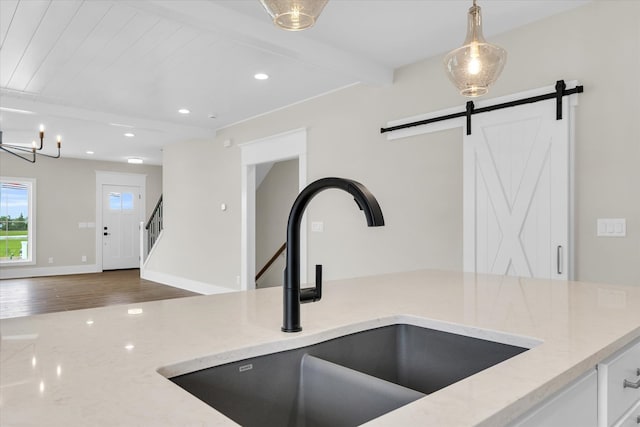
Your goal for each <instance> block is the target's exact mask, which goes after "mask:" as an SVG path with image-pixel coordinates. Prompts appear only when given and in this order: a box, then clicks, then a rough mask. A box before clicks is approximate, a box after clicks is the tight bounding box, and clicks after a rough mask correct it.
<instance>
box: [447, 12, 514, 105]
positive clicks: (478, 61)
mask: <svg viewBox="0 0 640 427" xmlns="http://www.w3.org/2000/svg"><path fill="white" fill-rule="evenodd" d="M506 61H507V52H506V51H505V50H504V49H503V48H501V47H500V46H496V45H494V44H491V43H487V41H486V40H485V39H484V36H483V35H482V16H481V14H480V6H478V5H476V0H473V6H471V7H470V8H469V15H468V24H467V37H466V39H465V40H464V45H463V46H461V47H459V48H457V49H454V50H452V51H451V52H449V53H448V54H447V56H445V58H444V66H445V68H446V72H447V76H449V79H450V80H451V81H452V82H453V84H454V85H456V87H457V88H458V90H459V91H460V94H461V95H463V96H467V97H476V96H481V95H484V94H486V93H487V92H488V91H489V89H488V88H489V86H490V85H491V84H492V83H494V82H495V81H496V80H497V79H498V76H499V75H500V73H501V72H502V69H503V68H504V64H505V62H506Z"/></svg>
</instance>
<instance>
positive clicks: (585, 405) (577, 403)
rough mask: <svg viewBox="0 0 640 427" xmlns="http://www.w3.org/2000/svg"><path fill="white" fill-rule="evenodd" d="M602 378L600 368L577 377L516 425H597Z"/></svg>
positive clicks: (555, 426)
mask: <svg viewBox="0 0 640 427" xmlns="http://www.w3.org/2000/svg"><path fill="white" fill-rule="evenodd" d="M597 399H598V381H597V377H596V371H595V370H592V371H591V372H589V373H588V374H587V375H585V376H583V377H581V378H580V379H578V380H577V381H575V382H574V383H573V384H572V385H570V386H569V387H567V388H565V389H563V390H561V391H560V392H559V393H558V394H556V395H555V396H552V397H551V398H549V399H548V400H547V401H546V402H544V403H542V404H541V405H539V406H537V407H535V408H534V409H533V410H531V411H530V412H529V413H527V414H525V415H524V416H523V417H522V418H521V419H520V420H519V421H516V422H515V423H514V424H513V425H512V427H596V426H597V425H598V413H597V407H598V405H597Z"/></svg>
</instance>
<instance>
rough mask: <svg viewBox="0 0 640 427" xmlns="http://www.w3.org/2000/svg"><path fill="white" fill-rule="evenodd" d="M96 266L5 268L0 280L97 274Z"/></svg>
mask: <svg viewBox="0 0 640 427" xmlns="http://www.w3.org/2000/svg"><path fill="white" fill-rule="evenodd" d="M100 271H101V270H99V269H98V266H97V265H96V264H89V265H85V264H83V265H63V266H59V267H26V268H25V267H7V266H2V268H1V269H0V279H23V278H25V277H42V276H64V275H68V274H86V273H99V272H100Z"/></svg>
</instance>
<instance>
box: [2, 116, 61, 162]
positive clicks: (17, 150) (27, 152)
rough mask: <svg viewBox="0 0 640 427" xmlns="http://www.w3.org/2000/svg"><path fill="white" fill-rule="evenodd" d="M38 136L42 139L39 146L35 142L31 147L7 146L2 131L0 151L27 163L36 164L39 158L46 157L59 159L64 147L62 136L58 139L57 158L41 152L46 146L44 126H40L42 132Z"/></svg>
mask: <svg viewBox="0 0 640 427" xmlns="http://www.w3.org/2000/svg"><path fill="white" fill-rule="evenodd" d="M38 136H39V138H40V145H39V146H38V145H37V144H36V141H35V140H34V141H33V142H32V143H31V147H26V146H24V145H15V144H5V143H4V142H2V131H0V150H2V151H5V152H7V153H9V154H12V155H14V156H16V157H19V158H21V159H22V160H26V161H27V162H31V163H35V162H36V158H37V156H45V157H50V158H52V159H59V158H60V145H62V138H61V137H60V135H58V137H57V141H58V154H57V155H55V156H52V155H50V154H45V153H41V152H40V150H42V148H43V146H44V125H40V132H39V135H38Z"/></svg>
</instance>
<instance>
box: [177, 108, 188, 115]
mask: <svg viewBox="0 0 640 427" xmlns="http://www.w3.org/2000/svg"><path fill="white" fill-rule="evenodd" d="M190 112H191V110H189V109H188V108H181V109H179V110H178V113H180V114H189V113H190Z"/></svg>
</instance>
